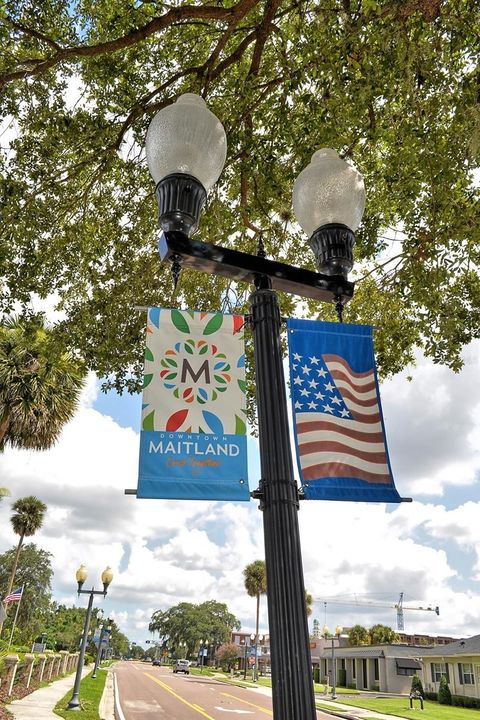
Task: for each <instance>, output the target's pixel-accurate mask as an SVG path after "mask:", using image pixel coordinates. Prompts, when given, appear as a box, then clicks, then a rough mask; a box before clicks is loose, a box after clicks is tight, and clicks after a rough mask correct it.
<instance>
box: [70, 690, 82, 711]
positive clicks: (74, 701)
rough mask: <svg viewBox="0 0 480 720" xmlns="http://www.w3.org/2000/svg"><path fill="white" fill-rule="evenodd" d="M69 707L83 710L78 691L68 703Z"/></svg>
mask: <svg viewBox="0 0 480 720" xmlns="http://www.w3.org/2000/svg"><path fill="white" fill-rule="evenodd" d="M67 709H68V710H81V708H80V700H79V697H78V693H75V695H73V696H72V698H71V700H70V701H69V703H68V706H67Z"/></svg>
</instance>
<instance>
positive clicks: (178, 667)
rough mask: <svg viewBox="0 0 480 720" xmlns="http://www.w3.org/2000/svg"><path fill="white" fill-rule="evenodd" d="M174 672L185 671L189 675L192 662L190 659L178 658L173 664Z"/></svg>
mask: <svg viewBox="0 0 480 720" xmlns="http://www.w3.org/2000/svg"><path fill="white" fill-rule="evenodd" d="M173 672H174V673H178V672H183V673H185V675H188V674H189V673H190V663H189V662H188V660H177V661H176V663H175V665H174V666H173Z"/></svg>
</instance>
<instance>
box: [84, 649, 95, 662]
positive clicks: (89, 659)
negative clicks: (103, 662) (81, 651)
mask: <svg viewBox="0 0 480 720" xmlns="http://www.w3.org/2000/svg"><path fill="white" fill-rule="evenodd" d="M94 659H95V658H94V657H93V655H90V653H87V652H86V653H85V658H84V660H83V664H84V665H90V663H91V662H93V661H94Z"/></svg>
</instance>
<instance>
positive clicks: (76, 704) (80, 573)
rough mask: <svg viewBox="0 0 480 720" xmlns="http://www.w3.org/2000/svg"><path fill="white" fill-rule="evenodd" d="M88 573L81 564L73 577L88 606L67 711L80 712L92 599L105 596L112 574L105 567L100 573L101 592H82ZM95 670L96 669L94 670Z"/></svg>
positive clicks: (109, 569)
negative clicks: (85, 597) (81, 682)
mask: <svg viewBox="0 0 480 720" xmlns="http://www.w3.org/2000/svg"><path fill="white" fill-rule="evenodd" d="M87 576H88V573H87V568H86V567H85V565H84V564H83V563H82V565H80V567H79V568H78V570H77V572H76V573H75V577H76V580H77V593H78V596H79V597H80V595H88V596H89V598H88V606H87V612H86V613H85V623H84V625H83V632H82V639H81V642H80V653H79V655H78V661H77V671H76V673H75V683H74V686H73V692H72V697H71V698H70V701H69V703H68V707H67V709H68V710H80V698H79V691H80V680H81V679H82V670H83V665H84V660H85V650H86V647H87V641H88V629H89V627H90V619H91V617H92V608H93V598H94V596H95V595H103V597H105V596H106V594H107V591H108V587H109V585H110V583H111V582H112V579H113V573H112V570H111V568H110V567H109V566H108V565H107V567H106V568H105V570H104V571H103V573H102V583H103V590H95V589H94V588H93V587H92V589H91V590H82V587H83V585H84V583H85V580H86V579H87ZM95 669H96V668H95Z"/></svg>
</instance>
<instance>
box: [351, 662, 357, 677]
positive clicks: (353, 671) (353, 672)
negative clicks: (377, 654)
mask: <svg viewBox="0 0 480 720" xmlns="http://www.w3.org/2000/svg"><path fill="white" fill-rule="evenodd" d="M356 677H357V664H356V662H355V658H353V660H352V678H354V679H355V678H356Z"/></svg>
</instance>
